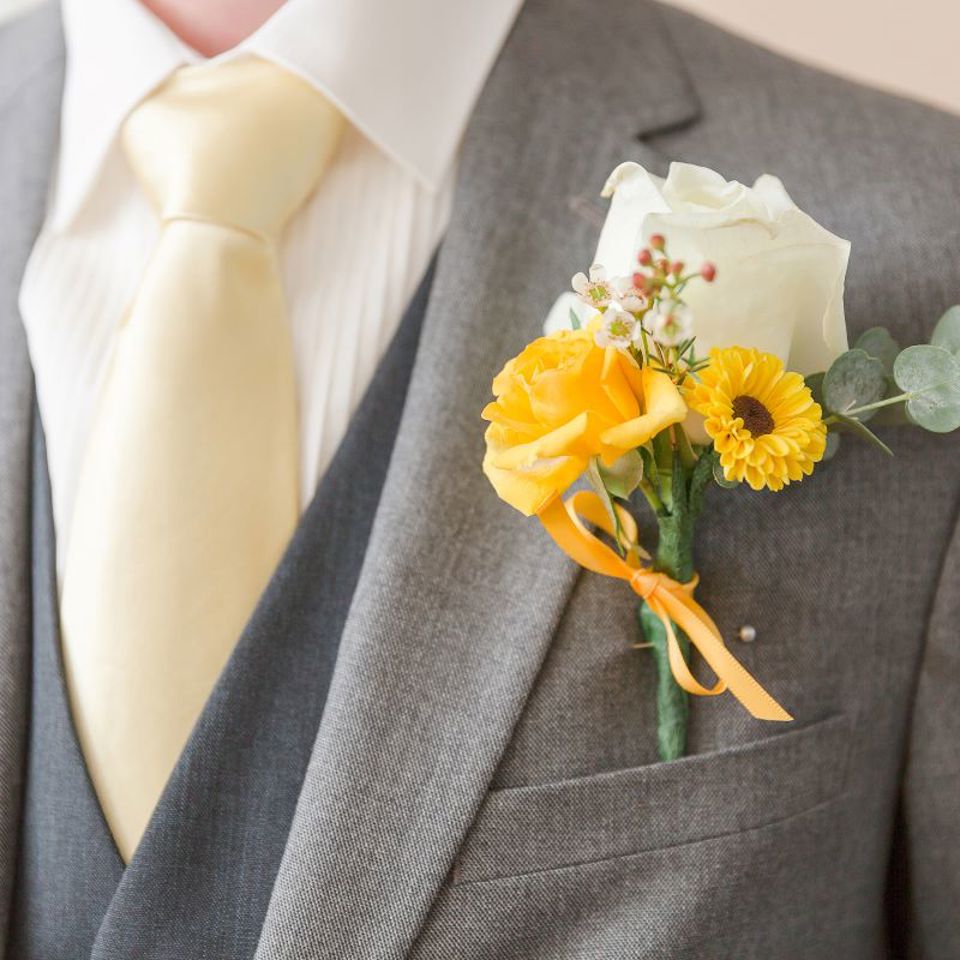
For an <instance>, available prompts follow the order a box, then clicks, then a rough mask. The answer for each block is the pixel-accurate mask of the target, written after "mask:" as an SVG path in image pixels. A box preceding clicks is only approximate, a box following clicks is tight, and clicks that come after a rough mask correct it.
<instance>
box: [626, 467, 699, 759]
mask: <svg viewBox="0 0 960 960" xmlns="http://www.w3.org/2000/svg"><path fill="white" fill-rule="evenodd" d="M702 473H703V471H702V470H696V471H688V470H686V469H685V468H684V467H683V464H682V462H681V460H680V458H679V457H677V458H675V459H674V461H673V469H672V472H671V478H670V482H671V488H672V498H671V502H672V511H671V512H670V513H661V514H658V516H657V524H658V527H659V539H658V540H657V551H656V556H655V558H654V568H655V569H657V570H659V571H660V572H661V573H665V574H666V575H667V576H668V577H671V578H672V579H674V580H676V581H677V582H678V583H688V582H689V581H691V580H692V579H693V577H694V574H695V570H694V563H693V536H694V524H695V522H696V516H697V514H698V513H699V510H700V505H701V500H702V479H701V477H702ZM637 614H638V617H639V620H640V627H641V630H642V631H643V636H644V638H645V639H646V641H647V643H649V644H650V650H651V654H652V656H653V660H654V663H655V664H656V670H657V750H658V752H659V755H660V759H661V760H676V759H677V757H682V756H683V754H684V752H685V750H686V742H687V715H688V712H689V704H688V694H687V692H686V691H685V690H683V688H682V687H680V685H679V684H678V683H677V682H676V680H675V679H674V677H673V672H672V670H671V668H670V658H669V653H668V649H667V640H668V638H667V632H666V630H665V629H664V626H663V623H662V622H661V620H660V618H659V617H658V616H657V614H656V613H655V612H654V611H653V610H652V609H651V608H650V606H649V604H648V603H647V602H646V601H645V600H641V601H640V603H639V604H638V610H637ZM675 626H676V625H675ZM676 636H677V642H678V644H679V646H680V651H681V653H682V654H683V659H684V660H686V661H687V662H688V663H689V661H690V641H689V639H688V638H687V635H686V634H685V633H684V632H683V631H682V630H680V629H679V628H677V629H676Z"/></svg>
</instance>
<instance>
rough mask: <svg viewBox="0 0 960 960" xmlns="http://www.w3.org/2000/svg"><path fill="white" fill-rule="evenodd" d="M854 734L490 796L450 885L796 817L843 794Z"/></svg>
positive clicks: (777, 742) (843, 726)
mask: <svg viewBox="0 0 960 960" xmlns="http://www.w3.org/2000/svg"><path fill="white" fill-rule="evenodd" d="M849 727H850V724H849V720H848V718H847V717H846V716H845V715H843V714H838V715H833V716H830V717H827V718H826V719H824V720H821V721H819V722H816V723H812V724H809V725H807V726H805V727H801V728H799V729H793V730H789V731H787V732H785V733H782V734H777V735H776V736H771V737H768V738H766V739H764V740H759V741H756V742H754V743H750V744H747V745H745V746H738V747H733V748H730V749H726V750H719V751H714V752H711V753H704V754H698V755H697V756H692V757H684V758H683V759H680V760H675V761H673V762H671V763H657V764H652V765H649V766H643V767H634V768H631V769H628V770H616V771H611V772H608V773H601V774H596V775H592V776H588V777H580V778H577V779H573V780H564V781H560V782H557V783H547V784H537V785H535V786H529V787H512V788H507V789H502V790H493V791H491V792H490V793H489V794H488V795H487V798H486V800H485V801H484V803H483V805H482V807H481V809H480V812H479V814H478V816H477V818H476V820H475V821H474V824H473V826H472V828H471V830H470V833H469V834H468V836H467V838H466V840H465V842H464V845H463V848H462V850H461V852H460V856H459V858H458V861H457V865H456V868H455V870H454V875H453V882H454V883H455V884H464V883H472V882H477V881H482V880H492V879H497V878H504V877H511V876H517V875H521V874H526V873H534V872H537V871H543V870H550V869H555V868H558V867H570V866H576V865H580V864H587V863H596V862H599V861H604V860H612V859H616V858H619V857H625V856H631V855H634V854H638V853H642V852H644V851H649V850H658V849H663V848H666V847H672V846H678V845H681V844H686V843H692V842H695V841H699V840H706V839H710V838H713V837H720V836H724V835H726V834H734V833H740V832H742V831H746V830H753V829H756V828H758V827H762V826H764V825H767V824H771V823H775V822H777V821H780V820H785V819H787V818H789V817H793V816H796V815H798V814H801V813H803V812H805V811H807V810H810V809H812V808H814V807H817V806H819V805H821V804H825V803H827V802H828V801H830V800H831V799H833V798H834V797H835V796H837V795H838V794H839V793H840V792H841V791H842V788H843V783H844V779H845V775H846V765H847V745H848V741H849V733H850V730H849Z"/></svg>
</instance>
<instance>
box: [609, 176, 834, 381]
mask: <svg viewBox="0 0 960 960" xmlns="http://www.w3.org/2000/svg"><path fill="white" fill-rule="evenodd" d="M604 193H605V195H608V196H611V203H610V212H609V214H608V215H607V220H606V223H605V224H604V227H603V230H602V232H601V235H600V242H599V245H598V247H597V256H596V258H595V259H596V260H597V262H599V263H603V264H604V266H605V267H606V268H607V271H608V273H609V275H610V276H620V275H630V274H631V273H632V271H633V269H634V264H635V262H636V261H635V258H636V254H637V252H638V251H639V250H640V249H641V247H643V246H645V245H646V242H647V240H648V239H649V237H650V235H651V234H654V233H660V234H663V235H664V236H665V237H666V238H667V244H668V247H667V249H668V252H669V255H670V258H671V259H674V260H682V261H683V262H684V263H686V264H687V266H688V268H690V269H693V270H695V269H697V267H698V266H699V265H700V264H702V263H704V262H707V261H709V262H711V263H713V264H714V265H715V266H716V268H717V279H716V281H715V282H714V283H712V284H708V283H704V282H699V281H694V282H692V283H690V284H689V286H688V287H687V288H686V289H685V290H684V299H685V301H686V302H687V304H688V305H689V306H690V308H691V311H692V315H693V324H692V331H691V334H692V335H695V336H696V338H697V344H696V348H695V349H696V353H697V356H700V357H703V356H705V355H706V354H707V353H708V351H709V349H710V348H711V347H714V346H718V347H724V346H731V345H734V344H736V345H739V346H743V347H755V348H756V349H758V350H764V351H767V352H769V353H773V354H776V355H777V356H779V357H780V358H781V359H782V360H783V361H784V363H785V364H786V365H787V367H788V368H789V369H791V370H796V371H798V372H800V373H803V374H807V373H814V372H817V371H820V370H826V369H827V368H828V367H829V366H830V364H831V363H832V361H833V360H834V358H835V357H837V356H838V355H839V354H840V353H842V352H843V351H844V350H846V348H847V331H846V324H845V321H844V314H843V285H844V278H845V275H846V268H847V259H848V257H849V253H850V244H849V243H848V242H847V241H846V240H842V239H840V238H839V237H836V236H834V235H833V234H832V233H830V232H829V231H828V230H826V229H824V228H823V227H821V226H820V225H819V224H818V223H817V222H816V221H815V220H813V219H812V218H811V217H809V216H807V214H805V213H803V211H801V210H800V209H799V208H798V207H797V206H796V205H795V204H794V202H793V201H792V200H791V198H790V195H789V194H788V193H787V191H786V190H785V189H784V186H783V184H782V183H781V182H780V181H779V180H778V179H777V178H776V177H772V176H769V175H764V176H762V177H760V178H759V179H758V180H757V182H756V184H755V185H754V186H753V187H747V186H744V185H743V184H741V183H737V182H736V181H727V180H725V179H724V178H723V177H722V176H720V174H718V173H716V172H715V171H713V170H708V169H707V168H705V167H698V166H694V165H692V164H683V163H675V164H673V165H672V166H671V167H670V172H669V175H668V176H667V178H666V180H661V179H660V178H659V177H655V176H653V175H651V174H649V173H648V172H647V171H646V170H644V169H643V167H641V166H639V165H638V164H635V163H624V164H621V165H620V166H619V167H617V169H616V170H614V172H613V173H612V174H611V175H610V178H609V180H608V181H607V186H606V187H605V190H604Z"/></svg>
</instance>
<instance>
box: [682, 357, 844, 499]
mask: <svg viewBox="0 0 960 960" xmlns="http://www.w3.org/2000/svg"><path fill="white" fill-rule="evenodd" d="M686 400H687V404H688V405H689V407H690V409H692V410H696V411H697V412H698V413H701V414H703V416H704V418H705V420H704V427H705V429H706V431H707V434H708V435H709V436H710V438H711V439H712V440H713V445H714V448H715V449H716V451H717V453H718V454H720V466H721V467H722V468H723V475H724V477H726V479H727V480H730V481H738V482H739V481H746V482H747V483H749V484H750V486H751V487H753V489H754V490H760V489H762V488H763V487H769V489H771V490H782V489H783V487H784V486H786V485H787V484H788V483H789V482H790V481H791V480H802V479H803V478H804V477H805V476H809V475H810V474H811V473H812V472H813V467H814V464H815V463H817V462H818V461H819V460H820V459H821V458H822V457H823V452H824V449H825V448H826V443H827V428H826V425H825V424H824V422H823V413H822V411H821V409H820V406H819V404H817V403H816V402H814V399H813V397H812V396H811V394H810V388H809V387H808V386H807V385H806V384H805V383H804V381H803V377H801V376H800V374H799V373H791V372H787V371H785V370H784V369H783V363H782V362H781V361H780V359H779V358H778V357H775V356H774V355H773V354H771V353H761V352H760V351H759V350H748V349H746V348H744V347H726V348H724V349H716V348H715V349H713V350H711V351H710V365H709V366H708V367H706V368H705V369H703V370H701V371H700V373H699V374H698V379H695V378H694V377H689V378H688V379H687V387H686Z"/></svg>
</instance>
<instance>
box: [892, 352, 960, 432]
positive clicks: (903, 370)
mask: <svg viewBox="0 0 960 960" xmlns="http://www.w3.org/2000/svg"><path fill="white" fill-rule="evenodd" d="M893 375H894V379H895V380H896V381H897V386H898V387H900V389H901V390H903V391H904V393H908V394H909V395H910V396H909V397H908V398H907V413H908V414H909V415H910V418H911V419H912V420H913V422H914V423H916V424H917V425H918V426H920V427H923V428H924V429H925V430H930V431H931V432H932V433H950V431H951V430H956V429H957V427H960V359H958V358H957V357H955V356H954V355H953V354H952V353H950V352H949V351H948V350H945V349H944V348H943V347H934V346H926V345H924V344H919V345H917V346H915V347H907V349H906V350H904V351H903V352H902V353H901V354H900V356H899V357H897V362H896V363H895V364H894V368H893Z"/></svg>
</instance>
